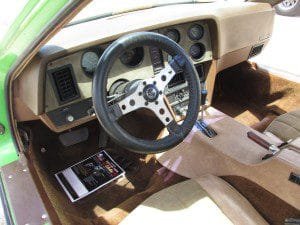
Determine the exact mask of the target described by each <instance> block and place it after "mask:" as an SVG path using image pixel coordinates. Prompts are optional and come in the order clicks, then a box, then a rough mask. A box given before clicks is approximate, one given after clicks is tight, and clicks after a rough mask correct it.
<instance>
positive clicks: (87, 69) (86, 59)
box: [81, 51, 99, 77]
mask: <svg viewBox="0 0 300 225" xmlns="http://www.w3.org/2000/svg"><path fill="white" fill-rule="evenodd" d="M98 61H99V55H98V54H97V53H96V52H94V51H87V52H85V53H83V55H82V58H81V67H82V69H83V71H84V73H85V74H86V75H87V76H89V77H92V76H93V75H94V72H95V70H96V67H97V63H98Z"/></svg>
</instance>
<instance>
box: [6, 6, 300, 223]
mask: <svg viewBox="0 0 300 225" xmlns="http://www.w3.org/2000/svg"><path fill="white" fill-rule="evenodd" d="M274 15H275V13H274V8H273V7H272V6H271V5H270V4H268V3H259V2H226V1H224V2H220V1H217V2H207V3H205V2H201V3H190V4H179V3H178V4H170V5H167V4H166V5H164V6H160V7H149V8H144V9H139V10H133V11H126V12H123V13H120V14H116V15H110V16H107V17H99V18H93V19H91V20H87V21H83V22H70V23H69V24H68V25H66V26H65V27H64V28H63V29H61V30H60V31H59V32H58V33H57V34H56V35H55V36H53V37H52V38H51V39H50V40H49V41H48V42H47V43H45V44H44V45H43V46H42V47H41V48H40V50H39V52H38V53H37V54H36V55H35V56H34V58H33V59H32V60H31V61H30V62H29V63H28V64H27V66H26V67H25V68H24V70H23V71H22V72H21V73H20V74H19V75H18V76H16V77H14V80H13V83H12V88H13V98H12V106H11V107H12V109H13V111H12V112H13V118H14V122H15V124H16V127H17V128H16V129H17V132H16V135H17V136H16V137H17V139H18V140H19V142H18V144H19V146H21V149H22V154H23V155H24V159H25V160H26V162H27V163H28V167H29V170H30V174H31V176H32V177H33V181H34V183H35V185H36V186H37V189H38V193H39V196H40V198H41V200H42V202H43V203H44V205H45V207H46V210H47V213H48V217H49V219H50V221H51V222H52V223H53V224H99V225H116V224H122V225H134V224H241V225H248V224H249V225H252V224H259V225H262V224H275V225H277V224H278V225H279V224H280V225H282V224H298V223H293V221H298V222H299V218H300V188H299V184H300V108H299V106H300V84H299V83H297V82H293V81H290V80H287V79H285V78H284V77H279V76H276V74H271V73H269V72H268V71H266V70H263V69H261V68H260V67H259V66H257V65H256V64H255V63H251V62H250V61H248V59H250V58H252V57H254V56H256V55H258V54H260V53H261V52H262V51H263V49H264V47H265V46H266V45H267V44H268V41H269V40H270V38H271V35H272V28H273V26H272V25H273V22H274ZM278 54H280V53H278ZM284 57H288V56H284ZM102 150H105V154H108V158H110V160H112V161H113V162H114V163H116V165H118V166H119V167H118V166H117V167H118V168H120V170H122V171H123V173H120V176H115V177H114V179H111V180H109V182H107V184H106V185H103V186H101V188H99V189H98V188H96V189H93V188H91V189H89V188H87V189H88V191H87V192H85V194H83V193H81V192H80V191H82V190H81V189H80V187H78V185H77V186H76V185H73V184H70V179H71V178H70V177H67V176H65V177H62V176H61V174H63V173H64V174H66V172H63V173H62V172H61V171H67V170H68V171H69V172H70V170H69V169H67V168H70V167H72V166H73V165H75V164H76V165H77V163H79V162H82V161H84V160H85V159H88V158H89V157H91V156H95V154H98V153H99V151H102ZM4 170H5V168H4ZM93 173H96V172H95V171H93ZM70 176H71V175H70ZM72 176H73V175H72ZM95 176H96V175H95ZM72 179H75V178H74V176H73V178H72ZM85 181H86V180H85ZM87 182H90V181H87ZM72 185H73V186H72ZM84 190H86V188H84ZM297 219H298V220H297Z"/></svg>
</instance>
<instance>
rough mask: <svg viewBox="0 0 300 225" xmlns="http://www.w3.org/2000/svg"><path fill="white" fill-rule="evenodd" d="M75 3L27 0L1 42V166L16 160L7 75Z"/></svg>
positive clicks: (58, 0)
mask: <svg viewBox="0 0 300 225" xmlns="http://www.w3.org/2000/svg"><path fill="white" fill-rule="evenodd" d="M7 1H9V0H7ZM76 2H79V0H28V2H27V4H26V5H25V7H24V8H23V10H22V11H21V13H20V14H19V15H18V16H17V18H16V19H15V21H14V22H13V23H12V24H11V26H10V28H9V30H8V32H7V33H6V34H5V35H4V38H3V39H2V41H1V42H0V167H1V166H3V165H6V164H8V163H10V162H13V161H15V160H17V159H18V150H17V147H16V145H15V141H14V137H13V135H12V131H11V128H10V120H9V114H8V107H7V105H8V103H7V94H6V93H7V83H8V82H7V78H8V74H9V72H10V70H12V69H13V67H15V66H16V64H17V62H18V61H19V60H21V57H22V56H24V55H22V54H24V52H25V51H27V50H28V48H29V47H30V46H31V45H32V44H33V42H34V41H36V40H37V39H38V38H39V37H40V35H41V34H42V33H43V32H44V31H46V30H47V29H48V30H49V29H51V27H50V26H49V25H50V24H51V21H53V20H54V19H55V18H57V16H58V15H59V14H60V12H61V11H62V10H66V9H67V7H71V5H73V4H74V3H76ZM1 7H5V1H4V2H2V6H1Z"/></svg>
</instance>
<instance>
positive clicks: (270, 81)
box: [212, 62, 300, 126]
mask: <svg viewBox="0 0 300 225" xmlns="http://www.w3.org/2000/svg"><path fill="white" fill-rule="evenodd" d="M212 106H213V107H215V108H217V109H219V110H220V111H222V112H224V113H226V114H227V115H229V116H231V117H233V118H235V119H236V120H237V121H239V122H241V123H243V124H245V125H248V126H253V125H255V124H256V123H258V122H260V121H261V120H263V119H264V118H265V117H267V116H269V117H272V116H273V117H274V116H278V115H280V114H283V113H285V112H290V111H293V110H295V109H297V107H298V108H299V107H300V83H295V82H291V81H288V80H285V79H282V78H280V77H277V76H274V75H272V74H269V73H268V72H266V71H263V70H258V69H257V68H256V66H255V64H251V63H249V62H243V63H241V64H239V65H236V66H234V67H231V68H228V69H226V70H224V71H222V72H220V73H219V74H218V75H217V79H216V86H215V92H214V98H213V103H212Z"/></svg>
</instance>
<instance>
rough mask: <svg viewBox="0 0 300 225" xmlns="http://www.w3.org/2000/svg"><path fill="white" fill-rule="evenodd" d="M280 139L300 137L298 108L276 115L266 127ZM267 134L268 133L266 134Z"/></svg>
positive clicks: (286, 139)
mask: <svg viewBox="0 0 300 225" xmlns="http://www.w3.org/2000/svg"><path fill="white" fill-rule="evenodd" d="M268 133H272V134H273V135H275V136H276V137H278V138H279V139H281V140H282V141H288V140H289V139H296V138H297V137H300V109H299V110H296V111H293V112H289V113H285V114H283V115H281V116H278V117H277V118H276V119H275V120H274V121H273V122H272V123H271V124H270V125H269V126H268V127H267V129H266V131H265V134H266V135H268ZM268 136H269V135H268Z"/></svg>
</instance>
